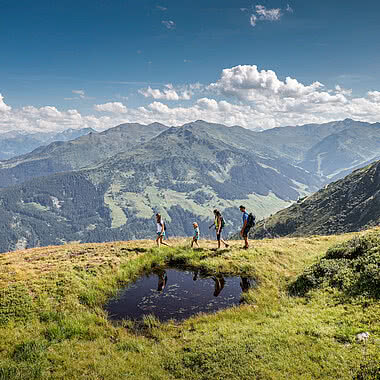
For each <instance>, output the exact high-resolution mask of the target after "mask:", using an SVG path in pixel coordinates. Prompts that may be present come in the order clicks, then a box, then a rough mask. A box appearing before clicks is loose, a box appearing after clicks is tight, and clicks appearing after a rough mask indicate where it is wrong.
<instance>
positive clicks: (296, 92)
mask: <svg viewBox="0 0 380 380" xmlns="http://www.w3.org/2000/svg"><path fill="white" fill-rule="evenodd" d="M321 87H323V85H322V84H321V83H320V82H314V83H312V84H311V85H309V86H305V85H304V84H302V83H300V82H298V81H297V80H296V79H294V78H291V77H286V79H285V81H281V80H280V79H279V78H278V77H277V75H276V73H275V72H274V71H272V70H261V71H259V70H258V69H257V66H256V65H239V66H235V67H232V68H229V69H224V70H223V71H222V76H221V78H220V79H219V80H218V81H217V82H215V83H211V84H210V85H209V86H208V89H210V90H213V91H216V92H218V93H221V94H223V95H226V96H234V97H236V98H238V99H240V100H245V101H255V100H260V99H262V98H263V97H264V98H267V97H269V96H272V95H276V96H279V97H282V98H287V97H290V98H299V97H301V96H306V95H308V94H311V93H313V92H315V91H316V90H318V89H320V88H321Z"/></svg>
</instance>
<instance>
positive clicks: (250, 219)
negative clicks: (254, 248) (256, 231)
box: [239, 206, 256, 249]
mask: <svg viewBox="0 0 380 380" xmlns="http://www.w3.org/2000/svg"><path fill="white" fill-rule="evenodd" d="M239 209H240V211H241V212H242V213H243V227H242V229H241V231H240V236H241V237H242V238H244V242H245V244H244V247H243V249H248V248H249V243H248V232H249V230H250V229H251V228H252V227H253V226H254V225H255V221H256V217H255V215H253V214H252V213H250V214H248V212H247V211H246V210H245V207H244V206H240V207H239Z"/></svg>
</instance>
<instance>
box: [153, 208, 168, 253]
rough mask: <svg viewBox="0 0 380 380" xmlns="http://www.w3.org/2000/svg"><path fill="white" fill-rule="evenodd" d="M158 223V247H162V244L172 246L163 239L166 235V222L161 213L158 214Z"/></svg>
mask: <svg viewBox="0 0 380 380" xmlns="http://www.w3.org/2000/svg"><path fill="white" fill-rule="evenodd" d="M156 223H157V239H156V243H157V245H158V248H160V245H161V244H163V245H166V246H167V247H170V246H169V244H168V243H164V242H163V241H162V239H163V238H164V237H165V223H164V221H163V219H162V217H161V215H160V214H159V213H157V214H156Z"/></svg>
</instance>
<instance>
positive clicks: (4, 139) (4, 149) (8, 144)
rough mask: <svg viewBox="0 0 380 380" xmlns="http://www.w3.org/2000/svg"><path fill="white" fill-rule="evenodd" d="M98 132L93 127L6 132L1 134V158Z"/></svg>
mask: <svg viewBox="0 0 380 380" xmlns="http://www.w3.org/2000/svg"><path fill="white" fill-rule="evenodd" d="M94 132H96V131H95V130H94V129H92V128H82V129H73V128H69V129H66V130H64V131H63V132H58V133H57V132H40V133H38V132H36V133H22V132H6V133H1V134H0V160H9V159H11V158H13V157H16V156H20V155H23V154H27V153H29V152H32V151H33V150H34V149H37V148H38V147H40V146H43V145H47V144H50V143H52V142H54V141H69V140H74V139H76V138H78V137H80V136H83V135H87V134H89V133H94Z"/></svg>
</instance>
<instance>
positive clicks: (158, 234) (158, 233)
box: [157, 231, 165, 236]
mask: <svg viewBox="0 0 380 380" xmlns="http://www.w3.org/2000/svg"><path fill="white" fill-rule="evenodd" d="M157 236H165V231H164V232H157Z"/></svg>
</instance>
